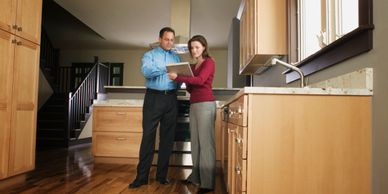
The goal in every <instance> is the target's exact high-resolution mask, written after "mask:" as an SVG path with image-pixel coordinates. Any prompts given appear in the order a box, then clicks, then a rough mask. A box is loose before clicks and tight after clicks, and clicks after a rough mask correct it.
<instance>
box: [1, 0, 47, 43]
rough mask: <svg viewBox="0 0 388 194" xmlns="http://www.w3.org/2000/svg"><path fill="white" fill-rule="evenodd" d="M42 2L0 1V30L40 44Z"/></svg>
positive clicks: (40, 0) (35, 0)
mask: <svg viewBox="0 0 388 194" xmlns="http://www.w3.org/2000/svg"><path fill="white" fill-rule="evenodd" d="M41 15H42V0H0V29H3V30H5V31H7V32H9V33H12V34H15V35H17V36H19V37H22V38H24V39H27V40H29V41H31V42H34V43H36V44H40V31H41Z"/></svg>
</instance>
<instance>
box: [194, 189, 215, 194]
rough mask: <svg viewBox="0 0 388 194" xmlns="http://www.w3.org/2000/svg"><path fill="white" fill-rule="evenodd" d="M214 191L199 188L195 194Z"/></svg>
mask: <svg viewBox="0 0 388 194" xmlns="http://www.w3.org/2000/svg"><path fill="white" fill-rule="evenodd" d="M212 191H214V190H213V189H205V188H200V189H199V190H198V192H197V194H203V193H209V192H212Z"/></svg>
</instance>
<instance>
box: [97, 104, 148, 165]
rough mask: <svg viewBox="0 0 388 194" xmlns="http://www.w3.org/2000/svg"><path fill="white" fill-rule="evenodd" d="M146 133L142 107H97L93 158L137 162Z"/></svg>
mask: <svg viewBox="0 0 388 194" xmlns="http://www.w3.org/2000/svg"><path fill="white" fill-rule="evenodd" d="M142 131H143V130H142V107H125V106H123V107H112V106H94V108H93V145H92V146H93V155H94V156H95V158H97V159H101V160H97V161H109V160H104V158H105V159H107V158H122V159H125V160H127V161H137V160H138V158H139V149H140V144H141V138H142ZM110 161H111V162H119V161H117V160H116V161H115V160H113V159H112V160H110Z"/></svg>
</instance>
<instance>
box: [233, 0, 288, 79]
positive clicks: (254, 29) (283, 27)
mask: <svg viewBox="0 0 388 194" xmlns="http://www.w3.org/2000/svg"><path fill="white" fill-rule="evenodd" d="M241 2H242V5H243V6H241V7H243V8H244V10H243V12H242V15H241V18H240V73H241V74H253V73H255V72H256V70H257V69H258V68H259V67H260V66H262V65H263V64H265V63H266V62H267V60H268V59H270V58H271V57H272V56H274V55H286V54H287V16H286V14H287V1H284V0H243V1H241Z"/></svg>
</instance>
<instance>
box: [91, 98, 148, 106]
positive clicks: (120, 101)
mask: <svg viewBox="0 0 388 194" xmlns="http://www.w3.org/2000/svg"><path fill="white" fill-rule="evenodd" d="M93 106H107V107H116V106H121V107H142V106H143V100H124V99H110V100H101V101H97V103H95V104H93Z"/></svg>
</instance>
